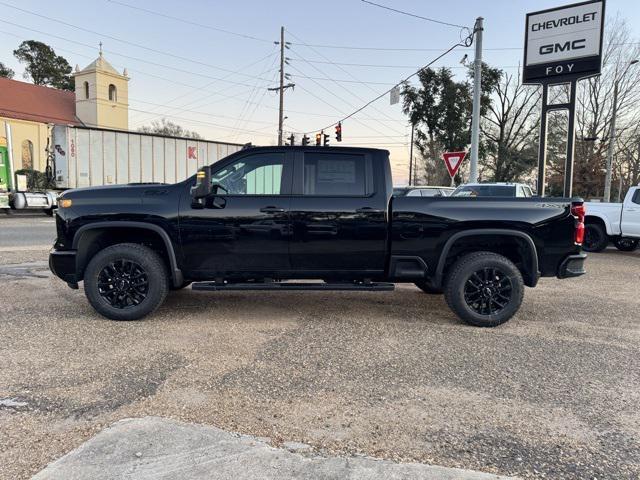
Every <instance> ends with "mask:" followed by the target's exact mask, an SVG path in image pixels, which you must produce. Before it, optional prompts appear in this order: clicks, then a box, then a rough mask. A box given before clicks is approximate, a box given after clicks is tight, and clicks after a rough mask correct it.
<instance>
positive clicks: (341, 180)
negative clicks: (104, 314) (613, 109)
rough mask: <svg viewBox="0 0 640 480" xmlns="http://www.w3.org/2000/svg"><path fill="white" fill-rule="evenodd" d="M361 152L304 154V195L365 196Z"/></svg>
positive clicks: (364, 163)
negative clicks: (358, 153)
mask: <svg viewBox="0 0 640 480" xmlns="http://www.w3.org/2000/svg"><path fill="white" fill-rule="evenodd" d="M366 184H367V181H366V162H365V157H364V155H352V154H330V155H326V154H322V153H306V154H305V156H304V194H305V195H337V196H364V195H366V193H367V185H366Z"/></svg>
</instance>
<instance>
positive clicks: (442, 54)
mask: <svg viewBox="0 0 640 480" xmlns="http://www.w3.org/2000/svg"><path fill="white" fill-rule="evenodd" d="M472 41H473V34H470V35H469V36H467V37H466V38H465V39H464V40H463V42H464V43H460V42H459V43H456V44H454V45H452V46H451V47H449V48H448V49H447V50H445V51H444V52H442V53H441V54H440V55H438V56H437V57H435V58H434V59H433V60H431V61H430V62H429V63H427V64H426V65H425V66H423V67H422V68H420V69H419V70H417V71H415V72H413V73H412V74H411V75H409V76H408V77H406V78H405V79H404V80H402V81H400V82H398V83H397V84H396V85H394V86H393V87H391V88H390V89H388V90H386V91H384V92H383V93H381V94H380V95H378V96H377V97H375V98H374V99H372V100H370V101H369V102H367V103H365V104H364V105H363V106H362V107H360V108H358V109H357V110H355V111H354V112H352V113H350V114H349V115H347V116H346V117H343V118H341V119H340V120H338V121H337V122H333V123H332V124H330V125H327V126H326V127H324V128H322V129H320V130H326V129H329V128H331V127H333V126H334V125H337V124H338V122H344V121H345V120H347V119H348V118H351V117H353V116H354V115H356V114H358V113H359V112H361V111H362V110H364V109H365V108H367V107H368V106H369V105H371V104H372V103H374V102H376V101H378V100H379V99H381V98H382V97H384V96H385V95H386V94H388V93H389V92H391V90H393V89H394V88H396V87H398V86H400V85H401V84H403V83H405V82H407V81H408V80H409V79H410V78H412V77H414V76H416V75H418V74H419V73H420V72H421V71H423V70H424V69H425V68H428V67H429V66H431V65H433V64H434V63H435V62H437V61H438V60H440V59H441V58H442V57H444V56H446V55H447V54H448V53H450V52H451V51H453V50H455V48H456V47H459V46H462V45H464V46H465V47H466V46H469V45H470V44H471V42H472ZM314 131H318V130H311V131H308V132H304V133H305V134H307V133H312V132H314Z"/></svg>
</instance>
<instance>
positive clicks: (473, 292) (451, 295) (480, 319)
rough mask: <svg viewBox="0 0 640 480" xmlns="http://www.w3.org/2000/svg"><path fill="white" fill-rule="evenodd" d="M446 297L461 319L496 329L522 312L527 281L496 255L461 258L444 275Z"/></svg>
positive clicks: (468, 255)
mask: <svg viewBox="0 0 640 480" xmlns="http://www.w3.org/2000/svg"><path fill="white" fill-rule="evenodd" d="M444 285H445V290H444V298H445V300H446V301H447V305H449V307H450V308H451V310H453V312H454V313H455V314H456V315H458V317H460V318H461V319H462V320H464V321H465V322H467V323H468V324H470V325H474V326H476V327H496V326H498V325H501V324H503V323H504V322H506V321H508V320H509V319H510V318H511V317H513V316H514V315H515V314H516V312H517V311H518V310H519V309H520V305H521V304H522V299H523V297H524V280H523V279H522V274H521V273H520V270H518V267H516V266H515V265H514V263H513V262H512V261H511V260H509V259H508V258H506V257H504V256H502V255H499V254H497V253H495V252H487V251H480V252H473V253H468V254H466V255H464V256H463V257H460V258H459V259H458V260H456V262H455V263H454V264H453V265H452V266H451V267H449V269H448V271H447V273H446V275H445V282H444Z"/></svg>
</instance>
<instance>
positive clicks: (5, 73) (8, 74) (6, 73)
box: [0, 62, 15, 78]
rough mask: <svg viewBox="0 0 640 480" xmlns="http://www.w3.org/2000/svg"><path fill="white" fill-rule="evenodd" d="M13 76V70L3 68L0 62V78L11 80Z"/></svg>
mask: <svg viewBox="0 0 640 480" xmlns="http://www.w3.org/2000/svg"><path fill="white" fill-rule="evenodd" d="M14 75H15V72H14V71H13V70H11V69H10V68H9V67H7V66H5V64H4V63H2V62H0V77H4V78H13V76H14Z"/></svg>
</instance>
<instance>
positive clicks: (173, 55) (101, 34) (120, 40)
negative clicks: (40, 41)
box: [0, 1, 266, 80]
mask: <svg viewBox="0 0 640 480" xmlns="http://www.w3.org/2000/svg"><path fill="white" fill-rule="evenodd" d="M0 5H4V6H6V7H9V8H13V9H15V10H18V11H20V12H24V13H28V14H29V15H34V16H36V17H40V18H44V19H45V20H50V21H52V22H56V23H59V24H62V25H66V26H68V27H71V28H75V29H77V30H80V31H83V32H87V33H91V34H93V35H98V36H100V37H104V38H109V39H111V40H114V41H116V42H120V43H124V44H126V45H131V46H134V47H137V48H142V49H144V50H147V51H150V52H154V53H158V54H160V55H166V56H168V57H172V58H177V59H179V60H184V61H186V62H191V63H195V64H197V65H202V66H206V67H209V68H214V69H216V70H221V71H223V72H227V73H233V74H237V75H241V76H244V77H248V78H257V77H255V76H254V75H249V74H246V73H242V72H240V71H236V70H229V69H227V68H224V67H220V66H218V65H213V64H210V63H206V62H202V61H200V60H194V59H192V58H187V57H184V56H182V55H176V54H173V53H169V52H166V51H163V50H158V49H155V48H151V47H147V46H146V45H142V44H139V43H135V42H130V41H128V40H122V39H120V38H118V37H114V36H113V35H109V34H105V33H100V32H97V31H95V30H91V29H88V28H84V27H80V26H78V25H74V24H72V23H69V22H65V21H64V20H60V19H57V18H53V17H49V16H47V15H42V14H40V13H36V12H33V11H30V10H27V9H24V8H20V7H16V6H15V5H11V4H10V3H6V2H3V1H0ZM6 23H10V22H6ZM112 53H113V52H112ZM132 58H133V57H132ZM138 60H140V59H138ZM260 80H266V79H260Z"/></svg>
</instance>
